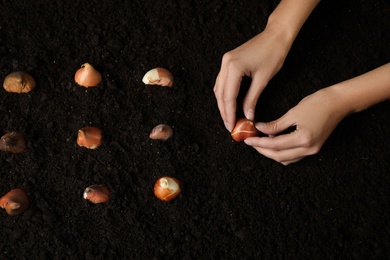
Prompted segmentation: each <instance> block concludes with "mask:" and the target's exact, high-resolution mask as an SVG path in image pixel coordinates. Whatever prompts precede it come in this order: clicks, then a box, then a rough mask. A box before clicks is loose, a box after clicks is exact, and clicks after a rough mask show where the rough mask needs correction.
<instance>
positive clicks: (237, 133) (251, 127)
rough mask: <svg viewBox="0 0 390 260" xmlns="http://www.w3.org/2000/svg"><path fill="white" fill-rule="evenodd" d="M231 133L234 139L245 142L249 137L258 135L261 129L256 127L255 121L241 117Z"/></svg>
mask: <svg viewBox="0 0 390 260" xmlns="http://www.w3.org/2000/svg"><path fill="white" fill-rule="evenodd" d="M231 135H232V138H233V140H234V141H236V142H243V141H244V140H245V139H247V138H248V137H254V136H258V135H259V131H258V130H257V129H256V127H255V124H254V123H253V121H251V120H248V119H246V118H241V119H239V120H238V121H237V123H236V125H235V127H234V128H233V131H232V132H231Z"/></svg>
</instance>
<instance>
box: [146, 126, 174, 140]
mask: <svg viewBox="0 0 390 260" xmlns="http://www.w3.org/2000/svg"><path fill="white" fill-rule="evenodd" d="M172 135H173V130H172V127H170V126H169V125H165V124H159V125H157V126H155V127H154V128H153V129H152V131H151V132H150V135H149V138H150V139H155V140H163V141H166V140H168V139H169V138H170V137H171V136H172Z"/></svg>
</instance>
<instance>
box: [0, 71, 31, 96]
mask: <svg viewBox="0 0 390 260" xmlns="http://www.w3.org/2000/svg"><path fill="white" fill-rule="evenodd" d="M35 86H36V83H35V80H34V78H33V77H32V76H31V75H30V74H28V73H26V72H24V71H17V72H13V73H11V74H9V75H8V76H7V77H5V79H4V83H3V87H4V89H5V90H6V91H7V92H13V93H27V92H30V91H31V90H33V89H34V88H35Z"/></svg>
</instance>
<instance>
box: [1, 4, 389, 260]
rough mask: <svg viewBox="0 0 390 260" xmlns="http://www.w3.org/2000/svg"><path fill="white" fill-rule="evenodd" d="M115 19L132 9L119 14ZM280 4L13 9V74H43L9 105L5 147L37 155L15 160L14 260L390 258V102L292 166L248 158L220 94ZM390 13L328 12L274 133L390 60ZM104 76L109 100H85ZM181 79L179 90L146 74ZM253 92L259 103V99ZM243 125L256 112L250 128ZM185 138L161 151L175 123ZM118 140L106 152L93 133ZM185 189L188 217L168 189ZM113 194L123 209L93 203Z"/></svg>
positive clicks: (294, 73)
mask: <svg viewBox="0 0 390 260" xmlns="http://www.w3.org/2000/svg"><path fill="white" fill-rule="evenodd" d="M113 2H115V3H116V4H115V5H114V4H111V3H113ZM277 3H278V1H254V0H252V1H233V0H227V1H217V0H208V1H206V0H196V1H195V0H186V1H179V0H176V1H149V0H147V1H145V0H142V1H141V0H132V1H125V0H119V1H99V0H92V1H81V0H80V1H61V0H50V1H48V0H35V1H26V0H14V1H1V7H0V57H1V59H0V75H1V77H2V78H3V79H4V78H5V77H6V76H7V75H8V74H9V73H11V72H14V71H26V72H28V73H29V74H31V75H32V76H33V77H34V78H35V80H36V82H37V87H36V89H35V90H33V91H32V92H30V93H27V94H12V93H7V92H5V91H4V89H1V90H0V115H1V118H2V120H1V121H0V130H1V132H2V134H5V133H7V132H10V131H19V132H21V133H23V135H24V136H25V139H26V143H27V150H26V151H25V152H24V153H21V154H11V153H8V152H1V153H0V163H1V168H0V178H1V179H0V193H1V196H2V195H3V194H5V193H7V192H8V191H9V190H11V189H13V188H22V189H24V190H25V191H26V192H27V194H28V197H29V199H30V206H29V208H28V210H27V211H26V212H24V213H23V214H21V215H17V216H13V217H11V216H8V215H7V214H6V212H5V211H4V210H2V211H1V212H0V230H1V232H0V258H1V259H269V258H280V259H305V258H308V259H312V258H313V257H315V258H326V259H329V258H336V259H346V258H357V259H367V258H376V259H379V258H384V257H386V256H388V255H389V254H390V212H389V210H390V197H389V196H390V189H389V184H390V149H389V145H390V103H389V102H383V103H381V104H378V105H376V106H374V107H371V108H369V109H367V110H365V111H363V112H361V113H358V114H354V115H350V116H348V117H347V118H345V119H344V120H343V121H342V122H341V123H340V124H339V125H338V127H337V128H336V129H335V131H334V132H333V133H332V135H331V136H330V138H329V139H328V140H327V142H326V143H325V145H324V146H323V148H322V150H321V151H320V152H319V153H318V154H317V155H314V156H311V157H308V158H306V159H304V160H302V161H301V162H298V163H296V164H293V165H291V166H287V167H285V166H283V165H281V164H279V163H277V162H274V161H272V160H270V159H268V158H265V157H263V156H262V155H260V154H258V153H257V152H256V151H255V150H254V149H252V148H250V147H248V146H246V145H245V144H243V143H236V142H234V141H233V140H232V139H231V137H230V134H229V133H228V132H227V131H226V130H225V128H224V126H223V123H222V120H221V118H220V115H219V111H218V109H217V105H216V101H215V97H214V93H213V86H214V82H215V78H216V76H217V74H218V71H219V68H220V63H221V58H222V55H223V54H224V53H225V52H227V51H229V50H231V49H233V48H235V47H237V46H239V45H240V44H242V43H244V42H245V41H247V40H248V39H250V38H251V37H253V36H255V35H256V34H257V33H259V32H260V31H261V30H263V29H264V27H265V25H266V22H267V18H268V16H269V14H270V13H271V12H272V10H273V9H274V8H275V7H276V5H277ZM389 13H390V4H389V2H388V1H386V0H375V1H366V0H345V1H336V0H328V1H322V2H321V3H320V5H319V6H318V7H317V8H316V10H315V11H314V12H313V13H312V15H311V16H310V18H309V19H308V21H307V22H306V24H305V25H304V27H303V28H302V31H301V33H300V34H299V36H298V38H297V39H296V41H295V43H294V45H293V47H292V49H291V52H290V54H289V56H288V58H287V60H286V62H285V64H284V67H283V68H282V70H281V71H280V72H279V73H278V74H277V75H276V76H275V77H274V78H273V80H272V81H271V82H270V83H269V85H268V87H267V88H266V90H265V91H264V93H263V94H262V96H261V98H260V101H259V104H258V107H257V111H256V121H260V120H261V121H263V120H273V119H276V118H278V117H279V116H281V115H283V114H284V113H285V112H287V111H288V110H289V109H290V108H292V107H293V106H295V105H296V104H297V103H298V102H299V101H300V100H301V99H302V98H304V97H305V96H307V95H309V94H311V93H313V92H315V91H317V90H319V89H321V88H324V87H327V86H329V85H332V84H334V83H337V82H340V81H342V80H346V79H348V78H351V77H354V76H357V75H359V74H362V73H364V72H366V71H369V70H372V69H374V68H376V67H378V66H380V65H383V64H385V63H387V62H389V60H390V53H389V42H390V34H389V29H390V16H389ZM85 62H89V63H91V64H93V65H94V66H95V67H96V68H97V69H98V70H99V71H101V72H102V74H103V82H102V83H101V84H100V85H99V86H98V87H96V88H90V89H85V88H82V87H80V86H78V85H77V84H76V83H74V79H73V77H74V73H75V72H76V70H77V69H78V68H79V67H80V65H81V64H83V63H85ZM155 67H164V68H167V69H169V70H170V71H171V72H172V73H173V75H174V78H175V82H174V86H173V87H172V88H167V87H157V86H145V85H144V84H143V83H142V77H143V75H144V74H145V73H146V72H147V71H148V70H150V69H152V68H155ZM247 83H248V82H247V80H244V82H243V89H245V85H246V86H247V85H248V84H247ZM239 113H241V112H240V111H239ZM160 123H165V124H169V125H170V126H172V128H173V130H174V136H173V138H171V139H169V140H168V141H166V142H162V141H157V140H150V139H149V133H150V131H151V129H152V128H153V127H154V126H156V125H157V124H160ZM84 126H96V127H99V128H101V129H102V131H103V134H104V137H103V138H104V139H103V145H102V146H101V147H99V148H98V149H96V150H88V149H85V148H82V147H79V146H77V144H76V138H77V131H78V129H80V128H82V127H84ZM161 176H172V177H175V178H177V179H178V180H180V182H181V188H182V192H181V194H180V196H179V197H178V198H177V199H175V200H174V201H171V202H168V203H167V202H162V201H160V200H158V199H157V198H156V197H155V196H154V194H153V186H154V183H155V181H156V180H157V178H159V177H161ZM92 184H104V185H107V186H108V187H109V189H110V190H111V197H110V200H109V202H108V203H105V204H97V205H95V204H91V203H89V202H88V201H86V200H84V199H83V197H82V195H83V191H84V189H85V188H86V187H87V186H89V185H92Z"/></svg>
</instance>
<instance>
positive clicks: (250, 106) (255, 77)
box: [214, 26, 291, 132]
mask: <svg viewBox="0 0 390 260" xmlns="http://www.w3.org/2000/svg"><path fill="white" fill-rule="evenodd" d="M290 47H291V43H290V42H287V40H286V37H285V35H283V33H282V32H281V31H278V28H277V27H276V26H275V27H272V28H270V27H267V28H266V29H265V30H264V31H263V32H262V33H260V34H259V35H257V36H256V37H254V38H252V39H251V40H249V41H248V42H246V43H244V44H243V45H241V46H239V47H238V48H236V49H234V50H232V51H229V52H227V53H225V55H224V56H223V58H222V65H221V70H220V72H219V74H218V77H217V79H216V82H215V87H214V92H215V96H216V98H217V102H218V108H219V111H220V113H221V116H222V119H223V121H224V123H225V126H226V128H227V129H228V130H229V132H231V130H232V128H233V127H234V124H235V121H236V109H237V107H236V106H237V103H236V98H237V95H238V92H239V89H240V84H241V80H242V77H244V76H248V77H251V78H252V83H251V85H250V87H249V90H248V92H247V94H246V97H245V99H244V102H243V111H244V114H245V116H246V117H247V118H248V119H250V120H253V119H254V111H255V107H256V103H257V100H258V98H259V96H260V94H261V92H262V91H263V90H264V88H265V87H266V85H267V84H268V81H269V80H270V79H271V78H272V77H273V76H274V75H275V74H276V73H277V72H278V71H279V69H280V68H281V67H282V65H283V62H284V60H285V58H286V56H287V53H288V51H289V49H290Z"/></svg>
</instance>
